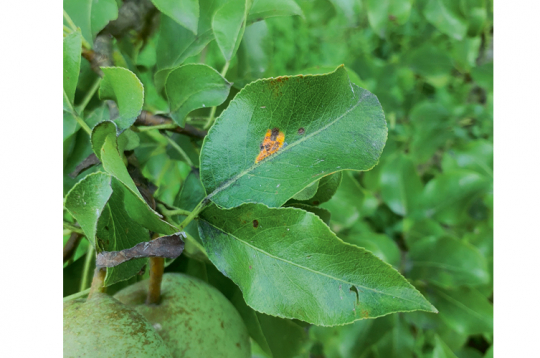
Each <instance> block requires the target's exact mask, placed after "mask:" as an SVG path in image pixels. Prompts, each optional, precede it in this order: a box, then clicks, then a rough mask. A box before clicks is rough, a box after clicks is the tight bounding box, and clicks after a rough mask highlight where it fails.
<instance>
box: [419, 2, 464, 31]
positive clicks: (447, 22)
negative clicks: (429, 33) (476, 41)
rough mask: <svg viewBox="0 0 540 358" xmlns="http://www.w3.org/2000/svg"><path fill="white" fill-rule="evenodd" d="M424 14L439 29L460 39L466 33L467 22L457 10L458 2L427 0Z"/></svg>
mask: <svg viewBox="0 0 540 358" xmlns="http://www.w3.org/2000/svg"><path fill="white" fill-rule="evenodd" d="M423 13H424V16H425V17H426V19H427V21H429V22H430V23H431V24H432V25H433V26H435V27H436V28H437V29H439V31H441V32H442V33H444V34H447V35H448V36H450V37H452V38H454V39H456V40H462V39H463V38H464V37H465V35H466V33H467V23H466V21H465V19H464V18H463V16H462V15H461V14H460V12H459V2H458V1H454V0H429V1H428V3H427V4H426V6H425V7H424V11H423Z"/></svg>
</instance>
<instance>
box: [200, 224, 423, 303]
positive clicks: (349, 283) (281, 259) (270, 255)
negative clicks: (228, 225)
mask: <svg viewBox="0 0 540 358" xmlns="http://www.w3.org/2000/svg"><path fill="white" fill-rule="evenodd" d="M207 223H208V225H210V226H212V227H214V228H215V229H217V230H219V231H221V232H223V233H225V234H226V235H228V236H231V237H233V238H235V239H236V240H237V241H239V242H241V243H243V244H245V245H246V246H249V247H251V248H252V249H254V250H256V251H258V252H261V253H263V254H265V255H267V256H269V257H271V258H274V259H276V260H279V261H282V262H285V263H288V264H290V265H292V266H296V267H298V268H301V269H304V270H306V271H310V272H312V273H314V274H319V275H322V276H325V277H328V278H330V279H333V280H336V281H339V282H343V283H345V284H348V285H352V286H355V287H361V288H364V289H366V290H369V291H372V292H375V293H379V294H381V295H386V296H392V297H397V298H400V299H402V300H404V301H408V302H412V303H414V304H419V302H417V301H413V300H411V299H407V298H404V297H401V296H398V295H397V294H389V293H386V292H382V291H379V290H376V289H374V288H370V287H366V286H362V285H359V284H356V283H352V282H348V281H345V280H343V279H340V278H336V277H333V276H330V275H328V274H326V273H323V272H320V271H315V270H313V269H311V268H309V267H305V266H300V265H299V264H296V263H294V262H291V261H289V260H286V259H284V258H281V257H277V256H274V255H272V254H270V253H268V252H266V251H264V250H262V249H260V248H258V247H256V246H253V245H250V244H249V243H248V242H246V241H244V240H242V239H240V238H238V237H237V236H234V235H233V234H230V233H228V232H226V231H224V230H222V229H221V228H218V227H216V226H215V225H213V224H211V223H210V222H208V221H207Z"/></svg>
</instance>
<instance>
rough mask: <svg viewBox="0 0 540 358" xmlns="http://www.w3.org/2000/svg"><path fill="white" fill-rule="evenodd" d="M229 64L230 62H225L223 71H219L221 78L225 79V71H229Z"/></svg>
mask: <svg viewBox="0 0 540 358" xmlns="http://www.w3.org/2000/svg"><path fill="white" fill-rule="evenodd" d="M230 64H231V61H230V60H229V61H227V62H225V66H223V69H222V70H221V76H223V77H225V75H226V74H227V70H228V69H229V65H230Z"/></svg>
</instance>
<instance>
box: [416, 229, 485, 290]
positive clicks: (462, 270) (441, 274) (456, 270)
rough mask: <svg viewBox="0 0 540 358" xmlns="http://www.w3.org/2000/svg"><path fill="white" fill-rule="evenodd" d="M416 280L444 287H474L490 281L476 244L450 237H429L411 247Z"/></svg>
mask: <svg viewBox="0 0 540 358" xmlns="http://www.w3.org/2000/svg"><path fill="white" fill-rule="evenodd" d="M409 254H410V259H411V261H412V264H413V268H412V270H411V272H410V276H411V278H413V279H420V278H421V279H424V280H427V281H428V282H433V283H435V284H437V285H439V286H441V287H447V288H452V287H457V286H462V285H468V286H475V285H481V284H485V283H487V282H488V280H489V274H488V271H487V262H486V260H485V259H484V257H483V256H482V254H481V253H480V252H479V251H478V249H476V248H475V247H474V246H472V245H470V244H467V243H465V242H463V241H460V240H457V239H453V238H450V237H441V238H438V239H437V238H433V237H427V238H425V239H423V240H420V241H417V242H416V243H415V244H414V245H412V246H411V248H410V251H409Z"/></svg>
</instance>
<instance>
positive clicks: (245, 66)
mask: <svg viewBox="0 0 540 358" xmlns="http://www.w3.org/2000/svg"><path fill="white" fill-rule="evenodd" d="M272 50H273V43H272V36H271V34H270V32H269V30H268V25H267V24H266V21H260V22H256V23H254V24H251V25H249V26H247V27H246V31H245V32H244V37H243V38H242V42H241V43H240V48H239V49H238V55H237V56H238V76H239V78H238V79H234V80H233V81H234V85H235V87H237V88H243V87H244V86H245V85H246V84H248V83H249V82H252V81H254V80H257V79H259V78H262V77H264V75H265V73H266V72H267V71H268V70H269V68H270V66H271V60H272ZM230 72H231V71H229V74H230ZM229 77H230V75H229Z"/></svg>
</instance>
